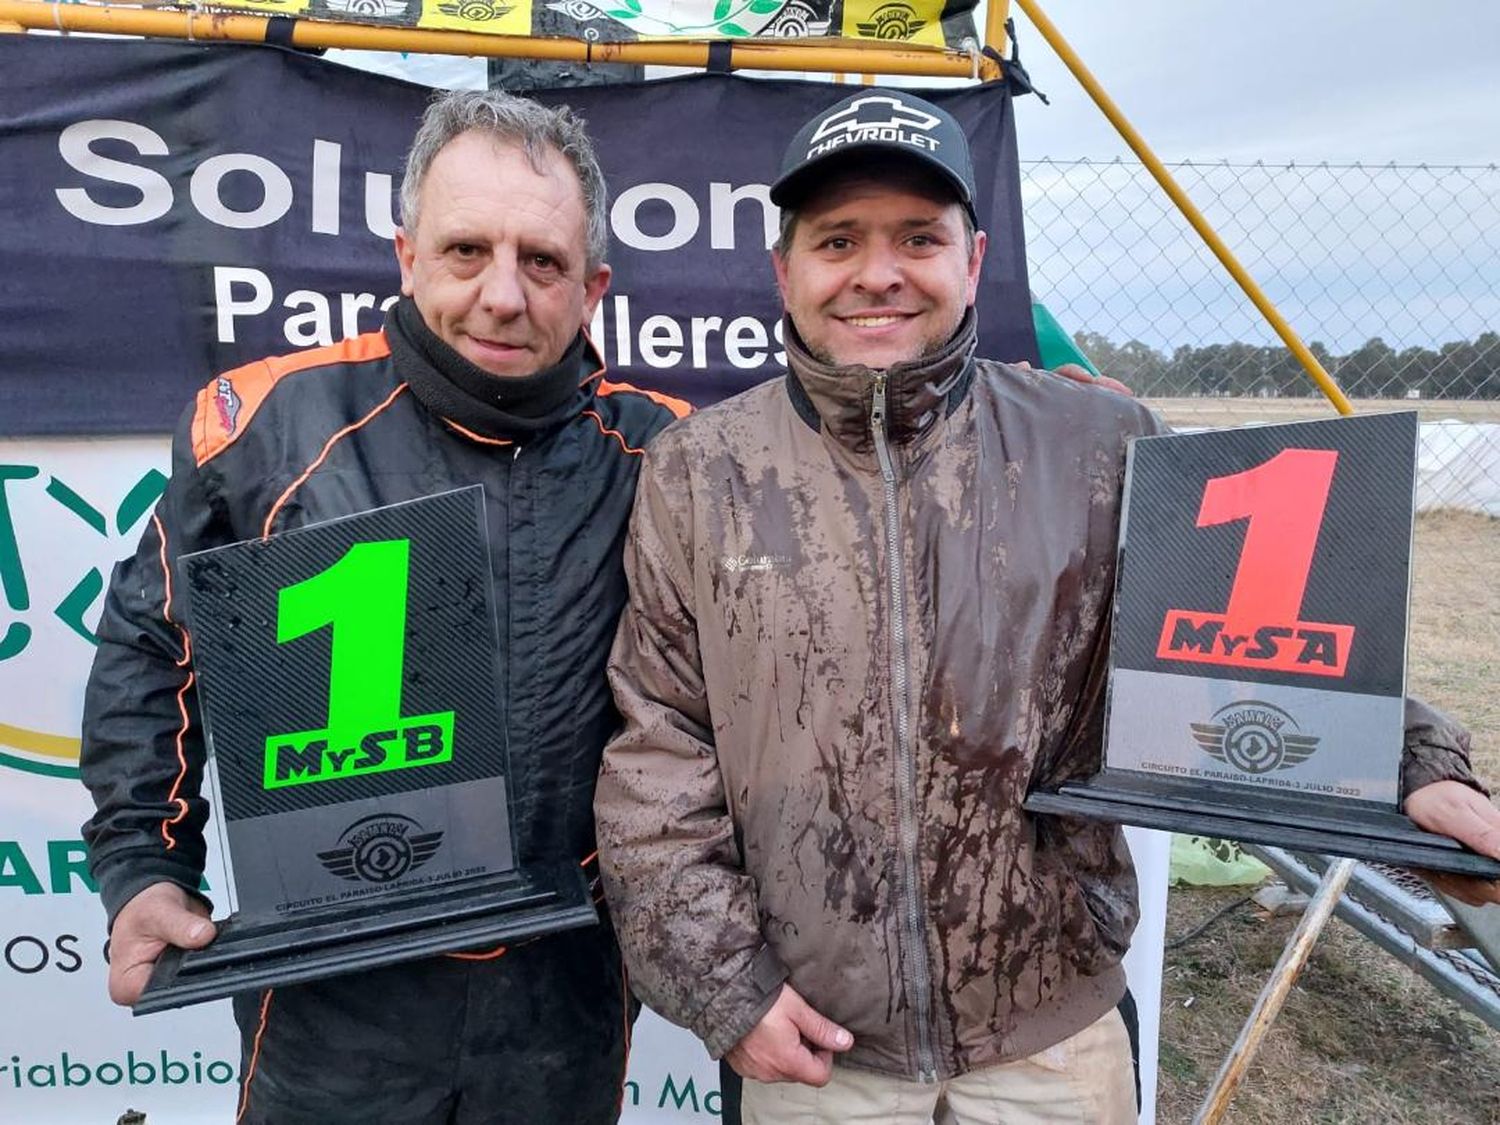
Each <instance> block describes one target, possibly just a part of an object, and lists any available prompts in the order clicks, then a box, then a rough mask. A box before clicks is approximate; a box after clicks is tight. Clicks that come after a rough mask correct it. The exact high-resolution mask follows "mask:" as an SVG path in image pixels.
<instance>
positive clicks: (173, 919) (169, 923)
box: [109, 883, 214, 1006]
mask: <svg viewBox="0 0 1500 1125" xmlns="http://www.w3.org/2000/svg"><path fill="white" fill-rule="evenodd" d="M213 940H214V924H213V923H212V922H210V921H209V920H208V907H206V906H205V905H204V904H203V903H202V902H200V901H199V900H197V899H195V898H193V897H192V896H191V895H189V894H188V893H187V892H186V891H185V890H183V889H182V888H181V887H179V886H178V885H177V884H176V883H152V884H151V885H150V886H149V887H147V888H146V889H145V890H144V891H141V892H140V893H139V894H138V895H136V896H135V897H134V898H133V899H131V900H130V901H129V902H127V903H126V904H125V905H124V906H123V907H122V908H121V909H120V913H119V914H117V915H115V926H114V929H113V930H112V931H110V937H109V998H110V999H111V1000H113V1001H114V1002H115V1003H116V1004H123V1005H127V1006H128V1005H130V1004H134V1003H135V1002H136V1001H137V1000H139V999H140V998H141V992H142V991H143V990H144V989H145V987H146V982H147V981H149V980H150V979H151V970H152V969H154V968H155V967H156V959H157V958H158V957H160V956H161V955H162V951H163V950H164V949H166V948H167V946H169V945H175V946H177V948H179V949H202V948H203V947H204V946H205V945H207V944H208V943H209V942H211V941H213Z"/></svg>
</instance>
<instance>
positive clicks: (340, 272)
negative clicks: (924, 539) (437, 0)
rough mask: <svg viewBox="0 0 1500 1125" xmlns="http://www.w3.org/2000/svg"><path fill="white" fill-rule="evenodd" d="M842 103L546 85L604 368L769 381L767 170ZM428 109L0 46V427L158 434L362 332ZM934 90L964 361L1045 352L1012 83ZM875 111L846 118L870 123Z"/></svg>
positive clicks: (199, 63) (877, 106)
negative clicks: (591, 228) (584, 137)
mask: <svg viewBox="0 0 1500 1125" xmlns="http://www.w3.org/2000/svg"><path fill="white" fill-rule="evenodd" d="M848 92H849V91H848V88H847V87H840V86H837V85H833V84H830V83H816V82H791V81H763V80H756V79H747V78H735V77H730V76H725V75H697V76H693V77H689V78H680V79H669V80H666V81H661V82H649V83H638V84H629V85H623V86H610V87H591V88H580V89H571V90H567V91H553V92H549V93H545V94H541V95H538V97H539V98H541V99H542V100H546V101H550V102H565V103H567V104H571V105H572V106H574V107H575V108H576V109H577V110H578V111H579V112H580V113H581V114H582V115H583V116H584V117H585V118H586V119H587V120H588V122H589V129H590V132H591V133H592V135H593V136H594V138H595V140H596V142H597V144H598V147H599V151H600V157H601V162H602V164H603V166H604V171H605V174H606V176H607V177H608V180H609V184H610V189H611V201H610V207H609V223H610V228H611V234H612V243H611V247H610V253H609V261H610V263H611V265H613V267H614V270H615V274H614V282H613V284H612V286H611V291H610V293H609V294H607V295H606V296H605V298H604V300H603V301H602V302H601V304H600V308H599V312H598V315H597V316H596V317H595V318H594V322H593V326H592V327H593V336H594V338H595V341H596V342H597V343H598V344H599V346H600V347H601V349H602V350H603V352H604V355H605V359H606V361H607V362H608V363H609V364H610V367H611V369H612V371H613V377H615V378H620V379H625V380H627V381H630V382H633V383H637V384H639V385H644V386H649V387H653V388H656V389H661V390H665V391H669V392H670V393H673V394H677V395H680V396H682V397H685V398H688V399H690V400H692V401H694V402H697V403H700V404H701V403H705V402H710V401H713V400H716V399H719V398H722V397H724V396H725V395H728V394H732V393H734V392H736V391H740V390H744V389H746V388H747V387H749V386H752V385H753V384H755V383H758V382H760V381H761V380H762V379H765V378H768V377H769V376H771V375H773V374H776V373H777V372H778V370H779V368H780V365H781V362H782V355H781V351H780V347H781V321H780V311H779V301H778V299H777V295H776V290H775V284H774V281H773V278H772V273H771V267H770V259H769V255H768V254H767V248H768V247H769V246H770V244H771V243H772V242H773V241H774V239H775V236H776V232H777V221H778V213H777V210H776V208H775V207H773V206H772V205H771V202H770V199H769V188H768V186H767V185H768V182H769V181H770V180H771V179H773V178H774V177H775V174H776V170H777V168H778V167H779V164H780V159H781V152H782V150H783V149H784V148H785V146H786V143H787V141H788V140H789V139H790V138H791V136H792V134H793V133H794V132H795V131H796V129H797V127H798V126H799V125H800V124H801V123H802V122H803V121H805V120H806V119H807V118H808V117H810V116H812V115H813V114H814V113H816V112H817V111H819V110H820V109H822V108H824V107H826V106H828V105H829V104H831V103H832V102H834V101H836V100H838V99H839V98H840V97H843V96H845V95H847V94H848ZM429 96H430V92H429V91H428V90H427V89H426V88H424V87H418V86H413V85H410V84H407V83H404V82H400V81H396V80H393V79H388V78H383V77H379V76H376V75H370V74H365V73H362V72H359V71H353V70H349V69H346V68H343V67H339V66H335V65H332V64H329V63H325V62H322V61H320V60H318V59H314V58H309V57H306V56H304V55H300V54H296V53H294V52H287V51H281V50H277V49H273V48H253V47H252V48H240V47H223V46H216V47H203V46H192V45H181V44H164V43H146V42H141V43H118V42H106V41H102V40H101V41H93V40H71V41H67V40H62V39H47V38H42V37H32V36H0V105H4V106H5V107H6V109H5V113H6V117H5V120H4V125H3V127H0V435H15V434H21V433H30V434H57V435H64V434H79V433H106V432H113V433H152V432H166V431H168V430H170V429H171V426H172V424H173V422H174V421H175V420H176V417H177V415H178V413H179V411H180V410H181V409H182V407H183V405H184V404H185V403H187V402H188V400H189V399H190V398H191V396H192V395H193V394H194V393H195V392H196V391H197V390H198V388H200V387H201V386H203V384H204V383H206V382H207V381H208V379H209V378H210V377H211V376H212V375H213V374H214V373H215V372H218V371H224V370H228V369H230V368H233V367H237V366H239V365H240V364H242V363H246V362H249V361H251V360H254V359H258V358H260V357H262V356H265V355H269V354H277V353H282V352H287V351H291V350H294V349H296V348H299V347H305V346H308V345H311V344H319V343H324V344H326V343H331V342H333V341H334V340H336V339H339V338H341V337H344V336H348V335H355V334H357V333H359V332H368V331H370V330H372V329H375V328H377V327H379V326H380V324H381V320H382V316H383V313H382V310H383V309H384V307H385V306H386V305H388V304H389V303H390V302H391V301H392V300H393V299H394V296H395V294H396V292H397V289H398V286H399V277H398V274H397V270H396V262H395V256H394V253H393V251H392V247H391V237H392V234H393V232H394V230H395V228H396V224H397V221H398V218H397V208H396V204H395V198H396V192H397V189H398V188H399V186H400V177H401V170H402V165H403V161H404V158H405V152H406V148H407V145H408V144H409V143H410V141H411V136H412V133H413V131H414V128H415V125H416V122H417V119H418V117H419V115H420V114H421V112H422V108H423V106H424V105H425V103H426V101H427V99H428V98H429ZM927 96H928V97H930V98H931V99H932V100H934V101H936V102H938V103H940V104H942V105H944V106H945V107H946V108H947V109H948V110H950V111H951V112H952V113H953V114H954V116H955V117H957V118H958V120H959V121H960V122H961V123H962V124H963V126H964V129H965V131H966V132H967V133H968V135H969V138H970V142H971V144H972V146H973V149H974V157H975V166H976V167H977V168H978V169H980V170H981V172H980V176H979V193H978V199H977V200H976V204H977V209H978V214H979V219H980V224H981V226H982V227H984V228H985V229H986V230H988V231H989V234H990V241H989V251H988V253H987V255H986V258H985V264H984V274H983V279H982V281H981V285H980V294H979V306H980V325H981V339H980V350H981V354H983V355H988V356H994V357H997V358H1002V359H1007V360H1013V359H1028V360H1031V361H1033V362H1035V361H1036V360H1037V356H1036V340H1035V334H1034V332H1033V329H1032V326H1031V312H1030V301H1029V295H1028V291H1027V283H1026V262H1025V255H1024V252H1023V249H1022V246H1023V242H1022V227H1021V206H1020V182H1019V177H1018V172H1017V167H1016V152H1015V118H1014V113H1013V106H1012V103H1011V95H1010V93H1009V92H1008V91H1007V90H1006V89H1005V87H1004V86H1002V85H987V86H981V87H974V88H969V89H965V90H956V91H951V90H949V91H932V92H929V93H928V94H927ZM870 98H871V101H869V102H868V103H862V104H861V106H860V107H859V108H858V109H857V111H856V117H857V118H858V119H859V120H866V119H868V120H870V121H877V120H884V118H883V117H881V113H882V103H881V102H880V101H879V98H880V94H879V92H878V91H871V93H870ZM247 107H253V109H254V112H247ZM885 112H886V114H887V116H888V114H889V110H888V107H887V109H886V111H885Z"/></svg>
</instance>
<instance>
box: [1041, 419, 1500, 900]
mask: <svg viewBox="0 0 1500 1125" xmlns="http://www.w3.org/2000/svg"><path fill="white" fill-rule="evenodd" d="M1416 445H1417V416H1416V415H1415V414H1412V413H1402V414H1377V415H1365V416H1360V417H1347V418H1336V419H1329V420H1324V421H1316V422H1294V423H1290V424H1287V425H1276V426H1256V427H1248V428H1244V429H1236V430H1221V431H1209V432H1204V433H1197V434H1174V435H1167V436H1162V437H1151V438H1142V439H1139V440H1137V441H1134V442H1132V443H1131V446H1130V451H1129V454H1128V457H1127V463H1126V478H1125V500H1124V510H1123V514H1122V516H1121V524H1120V554H1119V568H1118V573H1117V576H1116V587H1115V607H1114V624H1113V634H1112V641H1111V649H1110V679H1109V710H1108V716H1107V733H1106V736H1105V754H1104V757H1105V763H1104V765H1105V768H1104V769H1103V770H1102V771H1101V772H1100V773H1098V774H1096V775H1095V776H1094V777H1091V778H1088V779H1085V780H1081V781H1070V782H1066V783H1064V784H1062V785H1061V786H1059V787H1057V788H1056V789H1055V790H1038V791H1036V792H1034V793H1032V794H1031V796H1030V797H1029V798H1028V799H1027V802H1026V807H1027V808H1028V809H1030V810H1032V811H1033V812H1040V813H1064V814H1071V815H1077V816H1090V817H1095V818H1098V819H1102V820H1113V821H1119V822H1123V823H1126V824H1136V825H1141V826H1143V827H1147V828H1164V829H1168V830H1171V831H1176V832H1190V833H1195V834H1198V835H1205V836H1217V837H1223V838H1226V839H1233V840H1244V841H1247V842H1250V843H1256V844H1269V845H1273V846H1276V847H1284V848H1290V849H1293V850H1296V851H1309V852H1326V853H1330V854H1333V855H1343V856H1352V857H1354V858H1357V859H1367V860H1376V861H1381V862H1385V863H1394V864H1402V865H1407V866H1417V867H1427V868H1431V869H1434V870H1440V871H1451V872H1457V873H1460V874H1467V875H1480V876H1485V877H1488V878H1495V877H1497V876H1500V862H1496V861H1495V860H1492V859H1489V858H1487V857H1485V856H1481V855H1477V854H1476V853H1474V852H1471V851H1469V850H1467V849H1465V848H1463V847H1462V846H1460V845H1459V844H1457V843H1456V842H1455V841H1453V840H1450V839H1449V838H1447V837H1446V836H1437V835H1433V834H1431V833H1427V832H1423V831H1422V830H1420V829H1419V828H1417V827H1416V825H1414V824H1413V823H1412V822H1411V821H1410V820H1409V819H1408V818H1407V817H1405V816H1404V815H1402V813H1401V812H1400V811H1399V809H1398V806H1397V799H1398V792H1397V788H1398V781H1399V777H1400V768H1401V751H1402V729H1403V713H1404V698H1405V696H1404V687H1405V674H1406V618H1407V600H1408V596H1409V588H1410V571H1411V527H1412V493H1413V484H1414V481H1415V474H1416Z"/></svg>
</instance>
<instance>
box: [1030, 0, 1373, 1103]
mask: <svg viewBox="0 0 1500 1125" xmlns="http://www.w3.org/2000/svg"><path fill="white" fill-rule="evenodd" d="M1023 2H1024V0H1023ZM1356 862H1357V861H1356V860H1352V859H1341V860H1339V861H1338V862H1337V863H1333V864H1330V865H1329V867H1328V870H1326V871H1325V872H1323V880H1322V882H1321V883H1319V884H1318V893H1317V894H1316V895H1314V896H1313V900H1312V901H1311V902H1310V903H1308V904H1307V909H1306V910H1305V911H1304V912H1303V914H1302V919H1301V921H1299V922H1298V923H1297V928H1296V929H1295V930H1293V931H1292V936H1291V938H1290V939H1289V940H1288V941H1287V944H1286V948H1285V949H1284V950H1282V952H1281V960H1280V961H1278V962H1277V963H1276V968H1275V970H1273V971H1272V973H1271V979H1270V980H1268V981H1266V986H1265V988H1263V989H1261V992H1260V996H1259V997H1258V998H1257V999H1256V1001H1255V1007H1254V1008H1253V1009H1251V1011H1250V1018H1249V1019H1248V1020H1246V1021H1245V1026H1244V1027H1243V1028H1241V1029H1240V1036H1239V1038H1238V1039H1236V1040H1235V1041H1234V1046H1233V1047H1231V1048H1230V1049H1229V1054H1228V1055H1227V1056H1226V1057H1225V1059H1224V1063H1223V1065H1222V1066H1220V1067H1219V1073H1218V1075H1217V1076H1216V1077H1215V1078H1214V1084H1213V1086H1211V1087H1210V1088H1209V1091H1208V1096H1207V1097H1205V1098H1204V1099H1203V1105H1202V1106H1201V1107H1200V1108H1199V1110H1198V1114H1197V1116H1196V1117H1194V1118H1193V1125H1218V1123H1219V1122H1220V1121H1222V1120H1223V1118H1224V1114H1226V1113H1228V1112H1229V1102H1230V1099H1232V1098H1233V1097H1234V1092H1235V1090H1237V1089H1239V1085H1240V1083H1241V1082H1242V1081H1244V1078H1245V1074H1246V1072H1247V1071H1249V1069H1250V1063H1251V1061H1252V1060H1253V1059H1254V1058H1255V1052H1256V1050H1257V1049H1258V1048H1259V1047H1260V1044H1261V1041H1262V1040H1263V1039H1265V1037H1266V1032H1268V1031H1270V1030H1271V1024H1273V1023H1274V1022H1276V1016H1277V1014H1278V1013H1280V1011H1281V1006H1282V1005H1283V1004H1284V1003H1286V998H1287V994H1288V993H1290V992H1291V990H1292V985H1294V984H1296V983H1297V977H1298V975H1300V974H1301V972H1302V968H1303V966H1304V965H1306V964H1307V959H1308V957H1309V956H1310V955H1311V954H1312V950H1313V945H1314V944H1315V943H1316V942H1317V940H1318V935H1319V934H1321V933H1322V932H1323V927H1324V926H1326V925H1327V924H1328V919H1329V918H1331V917H1332V916H1333V908H1334V907H1335V906H1337V905H1338V902H1339V897H1340V896H1341V895H1342V894H1343V893H1344V887H1345V886H1346V885H1347V884H1348V882H1349V876H1351V875H1353V874H1354V865H1355V863H1356Z"/></svg>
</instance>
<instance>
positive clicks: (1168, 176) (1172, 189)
mask: <svg viewBox="0 0 1500 1125" xmlns="http://www.w3.org/2000/svg"><path fill="white" fill-rule="evenodd" d="M1016 3H1017V4H1018V5H1019V6H1020V8H1021V10H1022V11H1023V12H1025V13H1026V16H1027V18H1028V19H1030V20H1031V22H1032V23H1033V24H1035V25H1036V29H1037V30H1038V31H1040V32H1041V33H1042V38H1043V39H1045V40H1047V42H1048V43H1049V44H1051V46H1052V49H1053V50H1054V51H1056V52H1057V54H1058V57H1059V58H1061V59H1062V61H1063V62H1064V63H1065V64H1066V65H1067V68H1068V69H1069V70H1070V71H1072V72H1073V77H1074V78H1076V79H1078V81H1079V84H1080V85H1082V86H1083V88H1084V89H1085V90H1087V91H1088V94H1089V97H1091V98H1093V99H1094V104H1095V105H1097V106H1098V107H1099V108H1100V109H1101V110H1102V111H1103V112H1104V116H1105V117H1107V118H1109V122H1110V124H1111V125H1113V126H1114V127H1115V129H1116V131H1118V132H1119V134H1120V136H1122V137H1124V138H1125V143H1126V144H1128V145H1129V146H1130V148H1131V151H1132V152H1134V153H1135V154H1136V156H1138V157H1140V160H1141V163H1142V164H1144V165H1145V166H1146V167H1147V168H1148V169H1149V170H1150V172H1151V175H1152V176H1154V177H1155V178H1156V182H1157V183H1158V184H1160V185H1161V189H1162V190H1163V191H1164V192H1166V193H1167V195H1168V196H1170V197H1171V199H1172V202H1173V203H1175V204H1177V209H1178V210H1179V211H1181V212H1182V214H1183V216H1184V217H1185V218H1186V219H1187V221H1188V222H1189V223H1191V224H1192V226H1193V229H1194V230H1195V231H1197V232H1198V236H1199V237H1200V238H1202V239H1203V241H1204V242H1206V243H1207V244H1208V248H1209V249H1210V250H1212V251H1213V252H1214V256H1215V257H1216V258H1218V259H1219V261H1221V262H1223V263H1224V268H1225V269H1227V270H1228V271H1229V274H1230V276H1231V277H1233V278H1234V280H1235V281H1236V282H1238V283H1239V287H1240V288H1241V289H1243V290H1244V291H1245V296H1247V297H1249V298H1250V300H1251V302H1252V303H1253V304H1254V305H1255V307H1256V308H1257V309H1259V310H1260V314H1261V315H1262V316H1263V317H1265V318H1266V320H1267V321H1269V322H1270V325H1271V327H1272V328H1274V329H1276V334H1277V335H1278V336H1280V337H1281V339H1282V342H1283V343H1284V344H1286V346H1287V348H1288V349H1289V350H1290V351H1291V353H1292V354H1293V355H1294V356H1296V357H1297V361H1298V362H1299V363H1301V364H1302V366H1303V368H1304V369H1306V371H1307V373H1308V374H1309V375H1311V376H1312V378H1313V382H1315V383H1317V384H1318V388H1319V389H1320V390H1321V391H1322V392H1323V394H1324V395H1325V396H1326V397H1327V398H1328V401H1329V402H1331V403H1333V405H1334V408H1335V409H1336V410H1337V411H1338V412H1339V413H1340V414H1353V413H1354V407H1353V406H1351V405H1350V404H1349V400H1348V399H1347V398H1345V397H1344V392H1343V391H1341V390H1340V389H1339V385H1338V384H1337V383H1335V382H1334V381H1333V376H1331V375H1329V374H1328V372H1327V371H1325V370H1323V365H1322V364H1321V363H1319V362H1318V357H1317V356H1315V355H1313V354H1312V352H1311V351H1309V350H1308V347H1307V345H1306V344H1304V343H1303V342H1302V337H1300V336H1298V335H1297V333H1296V332H1295V331H1294V330H1293V329H1292V326H1291V325H1290V324H1288V323H1287V322H1286V318H1285V317H1283V316H1282V315H1281V313H1280V312H1279V311H1278V310H1277V308H1276V306H1275V305H1273V304H1271V302H1270V300H1269V298H1267V297H1266V295H1265V294H1264V293H1263V292H1261V288H1260V286H1259V285H1257V284H1256V283H1255V279H1254V278H1253V277H1251V276H1250V274H1249V273H1248V272H1246V270H1245V267H1244V266H1242V265H1240V263H1239V259H1238V258H1236V257H1235V256H1234V254H1233V252H1232V251H1231V250H1230V249H1229V247H1228V246H1226V245H1225V244H1224V240H1223V239H1221V238H1220V237H1219V235H1218V232H1216V231H1215V230H1214V229H1213V227H1211V226H1209V225H1208V220H1207V219H1205V218H1204V217H1203V214H1202V212H1200V211H1199V210H1198V208H1197V207H1195V206H1194V205H1193V201H1192V200H1191V199H1189V198H1188V197H1187V193H1186V192H1184V191H1183V190H1182V188H1180V187H1178V186H1177V181H1176V180H1174V179H1173V178H1172V173H1170V172H1168V171H1167V169H1166V166H1165V165H1164V164H1162V162H1161V161H1160V160H1158V159H1157V158H1156V154H1155V153H1154V152H1152V151H1151V148H1150V146H1149V145H1147V144H1146V142H1145V140H1144V139H1143V138H1142V137H1141V135H1140V134H1139V133H1137V132H1136V131H1135V127H1134V126H1133V125H1131V124H1130V122H1129V121H1127V120H1126V119H1125V115H1124V114H1123V113H1121V112H1120V108H1119V106H1117V105H1115V103H1114V100H1113V99H1112V98H1110V96H1109V95H1108V94H1106V93H1105V92H1104V87H1103V86H1101V85H1099V80H1098V79H1097V78H1095V77H1094V76H1093V74H1092V73H1091V72H1090V71H1089V68H1088V67H1086V66H1084V64H1083V60H1082V59H1080V58H1079V57H1078V54H1077V53H1076V52H1075V51H1074V50H1073V48H1072V47H1071V46H1069V44H1068V41H1067V40H1066V39H1064V38H1063V37H1062V33H1061V32H1059V31H1058V30H1057V28H1056V26H1054V25H1053V23H1052V21H1051V20H1049V19H1048V18H1047V16H1046V14H1045V13H1044V12H1043V11H1042V10H1041V8H1040V6H1038V4H1037V0H1016ZM3 15H4V10H3V8H0V16H3Z"/></svg>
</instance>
